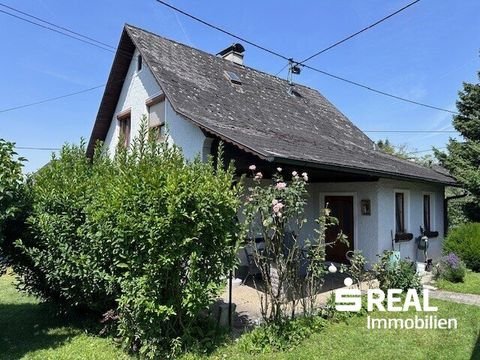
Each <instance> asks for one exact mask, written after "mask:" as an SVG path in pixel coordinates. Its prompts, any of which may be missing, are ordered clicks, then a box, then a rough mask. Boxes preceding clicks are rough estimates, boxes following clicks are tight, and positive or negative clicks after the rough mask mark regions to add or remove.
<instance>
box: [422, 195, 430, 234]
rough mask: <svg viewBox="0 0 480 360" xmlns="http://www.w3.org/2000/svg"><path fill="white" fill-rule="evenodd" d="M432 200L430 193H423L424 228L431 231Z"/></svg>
mask: <svg viewBox="0 0 480 360" xmlns="http://www.w3.org/2000/svg"><path fill="white" fill-rule="evenodd" d="M431 219H432V218H431V202H430V195H429V194H425V195H423V230H424V231H425V232H429V231H431V227H432V222H431Z"/></svg>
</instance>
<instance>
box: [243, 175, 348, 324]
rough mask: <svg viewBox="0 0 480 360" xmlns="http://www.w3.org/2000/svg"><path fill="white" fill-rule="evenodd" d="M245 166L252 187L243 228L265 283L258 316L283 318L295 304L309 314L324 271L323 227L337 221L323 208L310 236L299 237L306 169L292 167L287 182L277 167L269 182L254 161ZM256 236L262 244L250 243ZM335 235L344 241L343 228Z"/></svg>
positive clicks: (273, 319)
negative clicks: (264, 179)
mask: <svg viewBox="0 0 480 360" xmlns="http://www.w3.org/2000/svg"><path fill="white" fill-rule="evenodd" d="M250 169H251V170H252V175H253V183H254V186H252V187H250V188H249V194H248V198H247V202H246V204H245V208H244V215H245V228H246V231H247V237H248V238H249V240H250V242H249V245H250V247H251V249H252V250H253V255H254V260H255V264H256V265H257V267H258V268H259V269H260V272H261V274H262V279H263V283H264V284H263V291H264V292H265V296H263V297H262V301H261V313H262V316H263V318H264V320H265V321H267V322H276V323H282V322H283V321H284V320H285V319H286V318H288V317H290V318H293V317H294V316H295V312H296V308H297V305H299V304H300V306H301V308H302V311H303V314H304V315H311V314H312V313H313V312H314V305H315V298H316V295H317V293H318V292H319V290H320V288H321V286H322V283H323V275H324V274H325V273H326V270H325V266H324V259H325V246H326V244H325V230H326V228H327V227H329V226H331V225H333V224H336V221H337V220H336V219H334V218H333V217H331V216H329V214H328V211H324V212H323V213H322V215H321V216H320V217H319V219H318V220H317V223H318V228H317V229H316V236H315V238H301V237H300V235H299V234H300V233H301V230H302V227H303V226H304V225H305V223H306V222H307V219H306V216H305V204H306V200H307V194H308V192H307V189H306V183H307V181H308V174H307V173H303V174H301V175H299V174H298V173H297V172H296V171H293V172H292V176H291V181H290V182H288V183H287V182H286V180H284V177H283V175H282V169H281V168H278V169H277V172H276V173H275V174H274V175H273V178H272V181H271V182H270V183H269V184H265V183H262V178H263V175H262V173H261V172H255V171H256V170H257V169H256V167H255V166H254V165H251V166H250ZM259 235H260V236H261V237H262V238H263V239H264V242H265V246H264V248H262V249H259V248H257V245H256V242H255V238H257V237H258V236H259ZM340 240H344V236H343V234H342V233H340V234H338V241H340ZM302 267H303V269H302ZM305 268H306V269H305ZM302 271H303V272H306V274H305V276H302ZM292 300H293V301H292ZM290 301H292V302H291V303H290V304H289V302H290Z"/></svg>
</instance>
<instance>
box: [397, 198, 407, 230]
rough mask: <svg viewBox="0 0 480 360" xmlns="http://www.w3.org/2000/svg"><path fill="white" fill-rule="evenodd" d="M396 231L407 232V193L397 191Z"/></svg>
mask: <svg viewBox="0 0 480 360" xmlns="http://www.w3.org/2000/svg"><path fill="white" fill-rule="evenodd" d="M395 232H396V233H405V232H406V229H405V194H404V193H401V192H396V193H395Z"/></svg>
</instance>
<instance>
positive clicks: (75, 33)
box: [0, 2, 115, 50]
mask: <svg viewBox="0 0 480 360" xmlns="http://www.w3.org/2000/svg"><path fill="white" fill-rule="evenodd" d="M0 6H3V7H4V8H7V9H9V10H13V11H15V12H17V13H19V14H22V15H25V16H28V17H29V18H32V19H35V20H37V21H40V22H42V23H45V24H47V25H50V26H53V27H55V28H58V29H60V30H63V31H66V32H68V33H70V34H73V35H75V36H78V37H81V38H84V39H86V40H89V41H92V42H95V43H98V44H100V45H102V46H105V47H107V48H110V49H112V50H115V47H114V46H112V45H110V44H107V43H104V42H102V41H99V40H97V39H94V38H92V37H89V36H86V35H83V34H80V33H78V32H76V31H74V30H71V29H69V28H66V27H63V26H60V25H57V24H54V23H52V22H50V21H47V20H44V19H42V18H39V17H37V16H34V15H32V14H29V13H27V12H25V11H22V10H18V9H16V8H14V7H12V6H8V5H6V4H4V3H1V2H0ZM9 15H10V14H9Z"/></svg>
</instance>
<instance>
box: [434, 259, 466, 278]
mask: <svg viewBox="0 0 480 360" xmlns="http://www.w3.org/2000/svg"><path fill="white" fill-rule="evenodd" d="M465 273H466V267H465V263H464V262H463V261H462V260H460V258H459V257H458V256H457V255H455V254H454V253H450V254H448V255H446V256H444V257H442V258H441V259H440V261H439V262H438V264H437V266H435V278H437V279H445V280H447V281H450V282H463V279H464V278H465Z"/></svg>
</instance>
